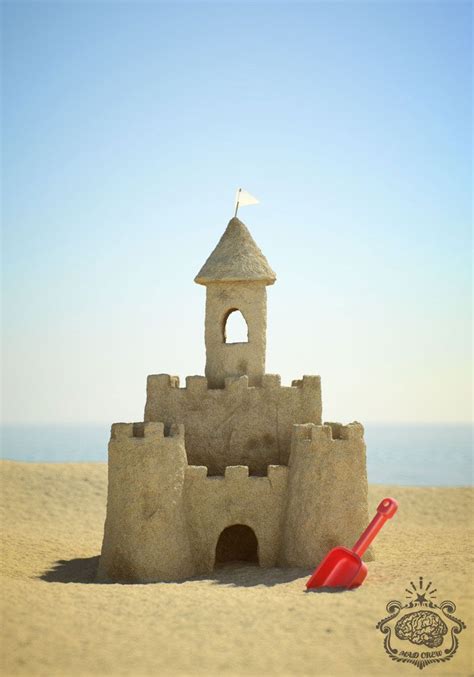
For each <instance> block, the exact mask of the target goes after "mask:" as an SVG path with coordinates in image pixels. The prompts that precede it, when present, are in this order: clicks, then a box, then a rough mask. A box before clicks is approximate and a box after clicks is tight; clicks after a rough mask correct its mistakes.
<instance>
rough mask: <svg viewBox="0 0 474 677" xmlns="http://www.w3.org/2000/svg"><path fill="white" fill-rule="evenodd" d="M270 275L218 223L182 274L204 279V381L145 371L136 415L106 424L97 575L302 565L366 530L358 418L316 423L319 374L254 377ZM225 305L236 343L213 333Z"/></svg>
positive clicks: (240, 228)
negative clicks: (236, 323)
mask: <svg viewBox="0 0 474 677" xmlns="http://www.w3.org/2000/svg"><path fill="white" fill-rule="evenodd" d="M275 280H276V276H275V273H274V272H273V271H272V269H271V268H270V266H269V264H268V262H267V260H266V258H265V257H264V255H263V254H262V252H261V251H260V249H259V248H258V246H257V245H256V243H255V241H254V240H253V238H252V236H251V235H250V233H249V231H248V230H247V228H246V226H245V225H244V224H243V223H242V222H241V221H240V220H239V219H237V218H233V219H231V221H230V222H229V224H228V226H227V229H226V231H225V232H224V234H223V236H222V237H221V239H220V241H219V243H218V244H217V246H216V248H215V249H214V251H213V252H212V253H211V255H210V256H209V258H208V259H207V261H206V263H205V264H204V266H203V267H202V268H201V270H200V271H199V273H198V275H197V276H196V278H195V281H196V282H197V283H198V284H202V285H205V286H206V320H205V343H206V368H205V376H188V377H187V378H186V386H185V387H184V388H182V387H180V384H179V378H178V377H177V376H170V375H169V374H158V375H152V376H149V377H148V382H147V400H146V406H145V416H144V422H142V423H114V424H113V425H112V432H111V439H110V443H109V487H108V501H107V517H106V522H105V530H104V541H103V546H102V554H101V557H100V563H99V571H98V578H99V580H116V581H130V582H133V581H136V582H145V581H171V580H182V579H184V578H188V577H191V576H193V575H197V574H203V573H207V572H211V571H212V570H213V569H214V568H215V567H216V566H219V565H220V564H224V563H226V562H230V561H235V560H240V561H242V560H243V561H250V562H254V563H258V564H259V565H260V566H263V567H272V566H301V567H307V568H311V567H314V566H315V565H316V564H317V563H318V562H319V560H320V559H321V558H322V557H323V556H324V555H325V554H326V552H327V551H328V550H329V549H330V548H332V547H333V546H335V545H346V546H352V544H353V542H355V541H356V540H357V538H358V536H359V534H360V532H361V531H362V530H363V529H364V527H365V526H366V523H367V519H368V514H367V474H366V461H365V444H364V439H363V433H364V430H363V427H362V425H361V424H360V423H350V424H349V425H342V424H340V423H325V424H322V418H321V410H322V405H321V382H320V378H319V376H303V378H302V379H299V380H295V381H293V382H292V384H291V386H281V383H280V377H279V376H278V375H277V374H266V373H265V351H266V315H267V307H266V287H267V285H271V284H273V283H274V282H275ZM233 312H240V313H242V315H243V317H244V319H245V321H246V323H247V327H248V340H247V341H245V342H239V343H229V342H227V340H226V323H227V320H228V318H229V316H230V315H231V313H233ZM368 558H370V554H369V557H368Z"/></svg>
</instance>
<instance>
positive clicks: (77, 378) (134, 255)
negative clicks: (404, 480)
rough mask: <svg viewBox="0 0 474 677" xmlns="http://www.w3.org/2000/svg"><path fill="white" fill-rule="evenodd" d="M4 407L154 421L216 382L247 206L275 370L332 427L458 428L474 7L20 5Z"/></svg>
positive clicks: (463, 395)
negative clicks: (216, 305) (214, 330)
mask: <svg viewBox="0 0 474 677" xmlns="http://www.w3.org/2000/svg"><path fill="white" fill-rule="evenodd" d="M2 13H3V17H2V26H3V28H2V31H3V97H2V98H3V294H4V295H3V321H4V330H3V372H4V376H3V385H4V393H3V412H4V420H5V421H8V422H54V421H58V422H61V423H62V422H81V421H113V420H140V419H141V418H142V414H143V405H144V397H145V379H146V375H147V374H149V373H160V372H169V373H175V374H179V375H180V376H181V378H182V379H184V377H185V375H186V374H195V373H203V371H204V329H203V320H204V288H203V287H200V286H198V285H195V284H194V283H193V278H194V276H195V274H196V273H197V271H198V270H199V268H200V267H201V265H202V263H203V262H204V260H205V259H206V257H207V256H208V254H209V253H210V251H211V250H212V249H213V247H214V246H215V244H216V242H217V240H218V239H219V237H220V235H221V233H222V232H223V230H224V228H225V226H226V224H227V221H228V219H229V218H230V217H231V216H232V207H233V204H232V202H233V196H234V191H235V189H236V188H237V187H238V186H243V187H245V188H246V189H247V190H249V191H250V192H251V193H253V194H255V195H256V196H257V197H258V198H259V199H260V201H261V204H259V205H257V206H252V207H247V208H245V209H242V210H241V212H240V214H239V215H240V217H241V218H242V220H243V221H244V222H245V223H246V224H247V226H248V227H249V228H250V230H251V232H252V234H253V236H254V238H255V240H256V241H257V243H258V244H259V246H260V247H261V248H262V250H263V251H264V253H265V254H266V256H267V258H268V260H269V262H270V265H271V266H272V267H273V269H274V270H275V271H276V273H277V277H278V280H277V282H276V284H275V285H274V286H273V287H270V288H269V329H268V337H267V371H268V372H269V373H275V372H277V373H281V374H282V377H283V380H284V382H286V383H289V382H290V381H291V379H292V378H297V377H300V376H301V375H302V374H303V373H310V374H311V373H313V374H314V373H316V374H318V373H319V374H321V376H322V379H323V398H324V400H323V401H324V405H325V418H326V419H329V420H343V421H346V420H352V419H358V420H362V421H389V420H390V421H458V420H468V419H469V418H470V415H471V414H470V412H471V393H470V360H471V347H470V346H471V336H470V320H471V315H470V274H471V271H470V254H471V242H470V224H471V107H470V106H471V100H470V87H471V20H472V17H471V13H472V9H471V5H470V3H467V2H466V3H464V2H455V1H454V2H452V1H450V2H446V3H443V2H370V3H363V2H334V3H330V2H324V3H319V2H312V3H310V2H304V3H298V2H291V3H290V2H288V3H286V2H256V3H253V2H239V3H233V2H230V3H228V2H220V3H200V2H173V3H161V2H143V3H140V2H134V3H131V2H130V3H118V2H102V3H99V2H88V3H79V2H76V3H74V2H68V3H65V2H63V3H45V2H34V3H28V2H21V3H20V2H16V3H13V2H10V3H9V2H6V3H3V6H2Z"/></svg>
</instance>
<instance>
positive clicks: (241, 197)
mask: <svg viewBox="0 0 474 677" xmlns="http://www.w3.org/2000/svg"><path fill="white" fill-rule="evenodd" d="M235 204H236V205H237V204H238V205H239V207H245V206H246V205H258V200H257V198H256V197H254V196H253V195H250V193H247V191H246V190H243V189H242V188H239V190H238V191H237V195H236V196H235Z"/></svg>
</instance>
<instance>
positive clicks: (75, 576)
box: [39, 555, 311, 588]
mask: <svg viewBox="0 0 474 677" xmlns="http://www.w3.org/2000/svg"><path fill="white" fill-rule="evenodd" d="M98 566H99V555H96V556H94V557H78V558H75V559H70V560H65V559H61V560H58V561H57V562H55V564H54V565H53V566H52V567H51V568H50V569H48V571H45V572H44V573H43V574H41V576H39V578H40V579H41V580H42V581H46V582H47V583H84V584H97V585H104V584H106V583H103V582H99V581H96V573H97V568H98ZM310 573H311V572H310V571H308V570H306V569H296V568H293V569H277V568H272V569H263V568H261V567H259V566H255V565H250V564H247V563H245V562H232V563H229V564H226V565H225V566H221V567H218V568H216V569H214V571H212V572H211V573H209V574H202V575H200V576H193V577H192V578H190V579H187V580H185V581H177V582H175V583H172V584H173V585H176V584H185V583H187V584H189V583H191V582H193V581H209V582H210V583H212V584H214V585H228V586H234V587H244V588H249V587H254V586H256V585H263V586H267V587H272V586H274V585H281V584H282V583H290V582H291V581H294V580H297V579H298V578H301V579H302V587H304V582H305V581H306V579H307V578H308V576H309V575H310ZM116 584H117V583H116ZM118 584H119V585H137V583H128V584H127V583H124V582H120V583H118ZM170 584H171V583H170ZM110 585H113V583H110ZM139 585H140V584H139ZM141 585H143V584H141ZM148 585H154V584H153V583H149V584H148ZM161 585H167V584H166V583H161ZM168 585H169V584H168Z"/></svg>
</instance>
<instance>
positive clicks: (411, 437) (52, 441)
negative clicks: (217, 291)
mask: <svg viewBox="0 0 474 677" xmlns="http://www.w3.org/2000/svg"><path fill="white" fill-rule="evenodd" d="M110 425H111V424H110V423H103V422H97V423H73V422H71V423H61V424H51V423H21V424H18V423H6V424H3V425H2V426H1V453H0V457H1V458H2V459H4V460H11V461H22V462H27V463H34V462H36V463H106V462H107V445H108V441H109V435H110ZM473 425H474V424H473V423H471V422H445V423H443V422H434V423H429V422H420V423H418V422H368V423H367V422H366V423H365V424H364V428H365V441H366V445H367V474H368V480H369V483H372V484H398V485H403V486H470V485H472V483H473V477H472V438H473Z"/></svg>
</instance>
